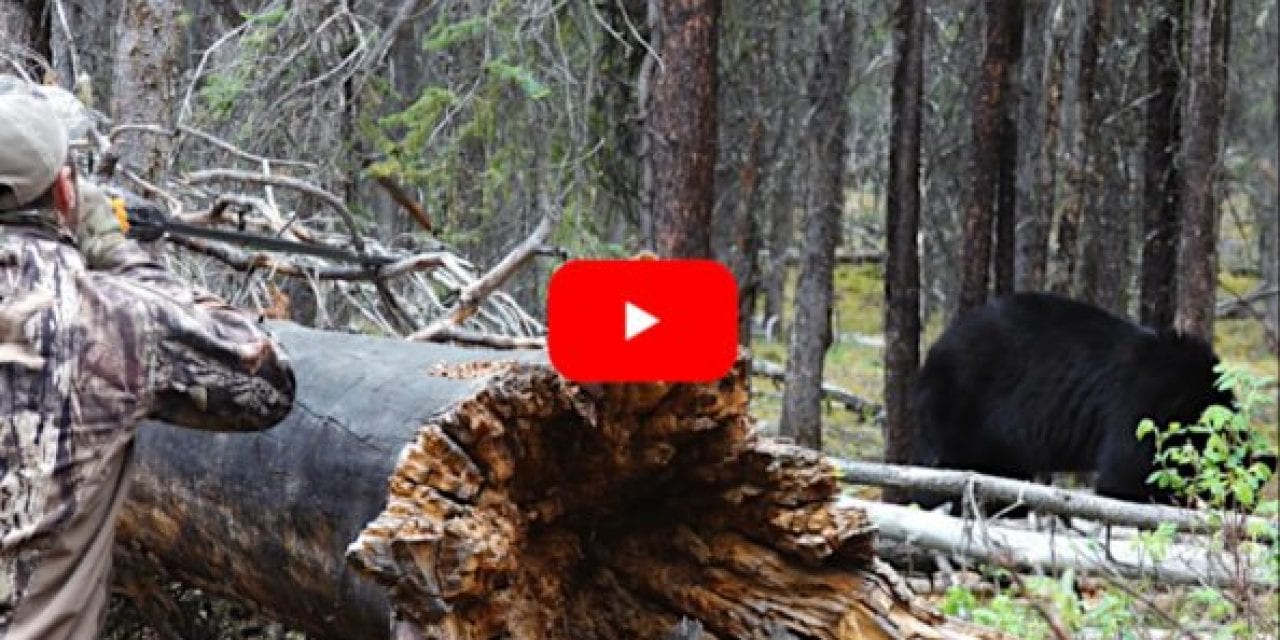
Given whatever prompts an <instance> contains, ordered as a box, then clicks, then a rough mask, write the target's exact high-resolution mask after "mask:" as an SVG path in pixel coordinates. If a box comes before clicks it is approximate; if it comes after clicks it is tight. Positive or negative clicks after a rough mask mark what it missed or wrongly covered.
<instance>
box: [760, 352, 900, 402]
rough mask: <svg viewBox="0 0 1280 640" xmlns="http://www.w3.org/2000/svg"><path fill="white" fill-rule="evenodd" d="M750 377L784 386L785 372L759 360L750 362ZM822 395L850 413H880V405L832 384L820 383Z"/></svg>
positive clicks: (783, 368) (784, 369) (772, 364)
mask: <svg viewBox="0 0 1280 640" xmlns="http://www.w3.org/2000/svg"><path fill="white" fill-rule="evenodd" d="M751 373H752V375H756V376H760V377H762V378H768V379H770V380H773V381H774V382H777V383H779V384H786V382H787V370H786V368H785V367H783V366H782V365H780V364H778V363H776V362H770V361H768V360H761V359H759V358H756V359H753V360H752V361H751ZM822 395H823V396H826V397H827V398H830V399H831V400H834V401H835V402H837V403H839V404H842V405H844V406H845V408H847V409H848V410H850V411H853V412H856V413H860V414H863V415H868V414H870V415H875V414H878V413H880V405H878V404H876V403H874V402H871V401H870V400H867V399H864V398H861V397H859V396H857V395H855V394H854V393H853V392H852V391H849V390H848V389H845V388H843V387H838V386H836V385H834V384H831V383H828V382H824V383H822Z"/></svg>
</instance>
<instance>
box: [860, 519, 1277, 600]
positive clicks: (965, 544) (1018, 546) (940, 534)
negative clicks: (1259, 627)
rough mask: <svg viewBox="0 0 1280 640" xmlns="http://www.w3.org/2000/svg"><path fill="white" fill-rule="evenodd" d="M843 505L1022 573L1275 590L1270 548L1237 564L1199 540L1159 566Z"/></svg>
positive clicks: (1075, 540)
mask: <svg viewBox="0 0 1280 640" xmlns="http://www.w3.org/2000/svg"><path fill="white" fill-rule="evenodd" d="M841 500H842V502H844V503H845V504H847V505H848V506H850V507H854V508H858V509H862V510H863V511H865V512H866V514H867V515H868V517H870V519H871V521H872V522H874V523H875V525H876V527H877V528H878V529H879V531H880V532H881V534H882V535H883V536H884V537H885V538H889V539H892V540H896V541H899V542H902V543H905V544H906V545H907V546H908V547H911V548H915V549H929V550H933V551H938V552H941V553H944V554H947V555H951V556H955V557H959V558H965V559H968V560H971V561H979V562H984V563H990V564H995V565H997V566H1003V567H1008V568H1013V569H1018V570H1027V569H1034V570H1043V571H1049V572H1053V573H1060V572H1062V571H1065V570H1067V569H1073V570H1075V571H1077V572H1079V573H1089V574H1093V575H1102V576H1115V577H1122V578H1129V579H1142V578H1147V579H1152V580H1155V581H1157V582H1159V583H1161V584H1166V585H1212V586H1219V587H1221V586H1236V585H1240V584H1247V585H1251V586H1260V587H1266V588H1274V587H1275V586H1276V582H1277V581H1276V576H1275V575H1273V574H1272V573H1271V571H1269V565H1270V563H1269V562H1268V560H1267V555H1268V553H1269V550H1266V549H1255V550H1254V551H1252V552H1251V551H1248V550H1242V551H1241V552H1240V555H1239V556H1238V557H1236V556H1233V555H1232V554H1230V553H1227V552H1222V551H1216V550H1214V549H1213V548H1212V545H1211V544H1210V543H1209V542H1208V541H1206V540H1204V539H1202V538H1199V537H1197V539H1196V540H1194V541H1189V542H1176V543H1173V544H1170V545H1168V546H1167V547H1165V548H1163V549H1161V551H1160V557H1159V558H1158V560H1157V559H1156V558H1154V557H1153V554H1151V553H1149V552H1148V551H1147V550H1145V549H1144V548H1143V541H1142V540H1141V539H1140V538H1129V539H1123V540H1112V541H1111V543H1110V545H1107V544H1106V543H1105V542H1104V540H1103V538H1101V537H1090V536H1079V535H1071V534H1068V533H1041V532H1038V531H1027V530H1022V529H1015V528H1012V527H1007V526H1002V525H1000V524H998V523H996V522H993V521H985V522H974V521H970V520H963V519H961V518H953V517H951V516H948V515H944V514H941V513H935V512H930V511H921V510H919V509H914V508H910V507H901V506H898V505H891V504H883V503H879V502H871V501H867V500H860V499H857V498H847V497H846V498H842V499H841ZM1237 561H1239V563H1240V564H1239V565H1238V566H1237V565H1236V562H1237Z"/></svg>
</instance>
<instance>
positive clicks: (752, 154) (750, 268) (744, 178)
mask: <svg viewBox="0 0 1280 640" xmlns="http://www.w3.org/2000/svg"><path fill="white" fill-rule="evenodd" d="M747 136H748V140H747V153H746V157H745V158H743V161H742V167H741V169H740V170H739V171H738V200H737V207H735V209H736V211H735V213H734V216H733V218H734V224H733V251H732V257H733V261H732V262H731V264H730V267H731V269H732V270H733V274H734V277H735V278H736V279H737V281H738V342H739V343H741V344H743V345H746V346H750V345H751V321H752V319H753V318H754V317H755V308H756V296H757V295H758V294H759V292H760V271H759V263H758V260H759V256H760V248H761V246H760V245H761V238H760V219H759V217H758V216H757V215H756V207H755V203H756V188H757V186H758V183H759V179H760V166H759V163H760V136H761V124H760V121H759V120H756V121H754V122H753V124H752V125H751V127H750V129H749V130H748V134H747Z"/></svg>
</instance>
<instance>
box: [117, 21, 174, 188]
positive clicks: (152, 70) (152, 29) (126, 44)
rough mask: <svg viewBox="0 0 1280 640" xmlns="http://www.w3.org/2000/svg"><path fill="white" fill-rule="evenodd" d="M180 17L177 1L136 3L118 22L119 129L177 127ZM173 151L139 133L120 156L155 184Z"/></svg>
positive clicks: (124, 143) (126, 139)
mask: <svg viewBox="0 0 1280 640" xmlns="http://www.w3.org/2000/svg"><path fill="white" fill-rule="evenodd" d="M181 14H182V5H181V3H179V2H175V1H174V0H135V1H132V2H128V3H125V4H124V5H123V9H122V11H121V12H120V19H119V21H118V22H117V23H116V58H115V72H114V73H115V75H114V79H113V82H112V89H111V96H112V101H111V104H112V115H113V116H114V117H115V121H116V123H117V124H154V125H159V126H161V127H165V128H172V127H173V125H174V109H175V106H176V104H177V87H176V83H177V81H178V79H179V78H181V77H182V66H181V63H182V47H181V42H180V40H179V38H180V36H181V34H182V28H181V26H180V25H181V23H180V19H181ZM172 148H173V144H172V141H171V140H170V139H168V138H165V137H162V136H155V135H149V134H137V133H135V134H132V135H128V134H127V135H125V136H123V137H122V138H121V139H120V140H119V141H118V142H117V148H116V151H117V152H118V153H119V156H120V157H121V158H123V159H125V163H127V167H128V168H131V169H133V170H135V171H136V172H137V174H138V175H139V176H141V177H142V178H144V179H146V180H148V181H151V182H153V183H154V182H156V181H157V180H158V178H159V176H160V174H161V173H162V172H163V171H164V170H165V168H166V167H167V164H168V162H169V156H170V153H171V151H172ZM150 195H152V196H154V195H155V194H150Z"/></svg>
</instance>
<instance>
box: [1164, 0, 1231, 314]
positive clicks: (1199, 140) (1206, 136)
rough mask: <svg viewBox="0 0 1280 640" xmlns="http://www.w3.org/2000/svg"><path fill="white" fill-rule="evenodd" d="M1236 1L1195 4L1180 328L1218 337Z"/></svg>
mask: <svg viewBox="0 0 1280 640" xmlns="http://www.w3.org/2000/svg"><path fill="white" fill-rule="evenodd" d="M1230 18H1231V0H1193V2H1192V3H1191V13H1190V19H1189V26H1190V32H1189V43H1190V46H1189V49H1188V56H1187V58H1188V61H1189V70H1188V74H1187V92H1186V94H1187V102H1186V108H1185V111H1184V112H1183V114H1184V118H1185V119H1184V121H1183V122H1184V125H1185V126H1184V127H1183V136H1182V158H1183V172H1182V193H1181V199H1182V200H1181V205H1182V229H1181V240H1180V242H1179V250H1178V271H1177V273H1178V292H1177V300H1178V308H1177V320H1176V325H1177V327H1178V328H1179V329H1180V330H1181V331H1183V332H1186V333H1191V334H1194V335H1198V336H1201V337H1203V338H1205V339H1211V338H1212V337H1213V319H1214V303H1215V300H1216V292H1217V284H1218V250H1217V241H1218V220H1219V216H1218V198H1217V196H1216V194H1215V189H1216V186H1217V185H1216V183H1217V178H1218V172H1219V169H1220V164H1221V155H1220V149H1219V147H1220V145H1221V130H1222V112H1223V108H1224V106H1225V105H1224V103H1225V96H1226V84H1227V39H1228V37H1229V35H1228V34H1229V30H1230V24H1231V20H1230Z"/></svg>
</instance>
